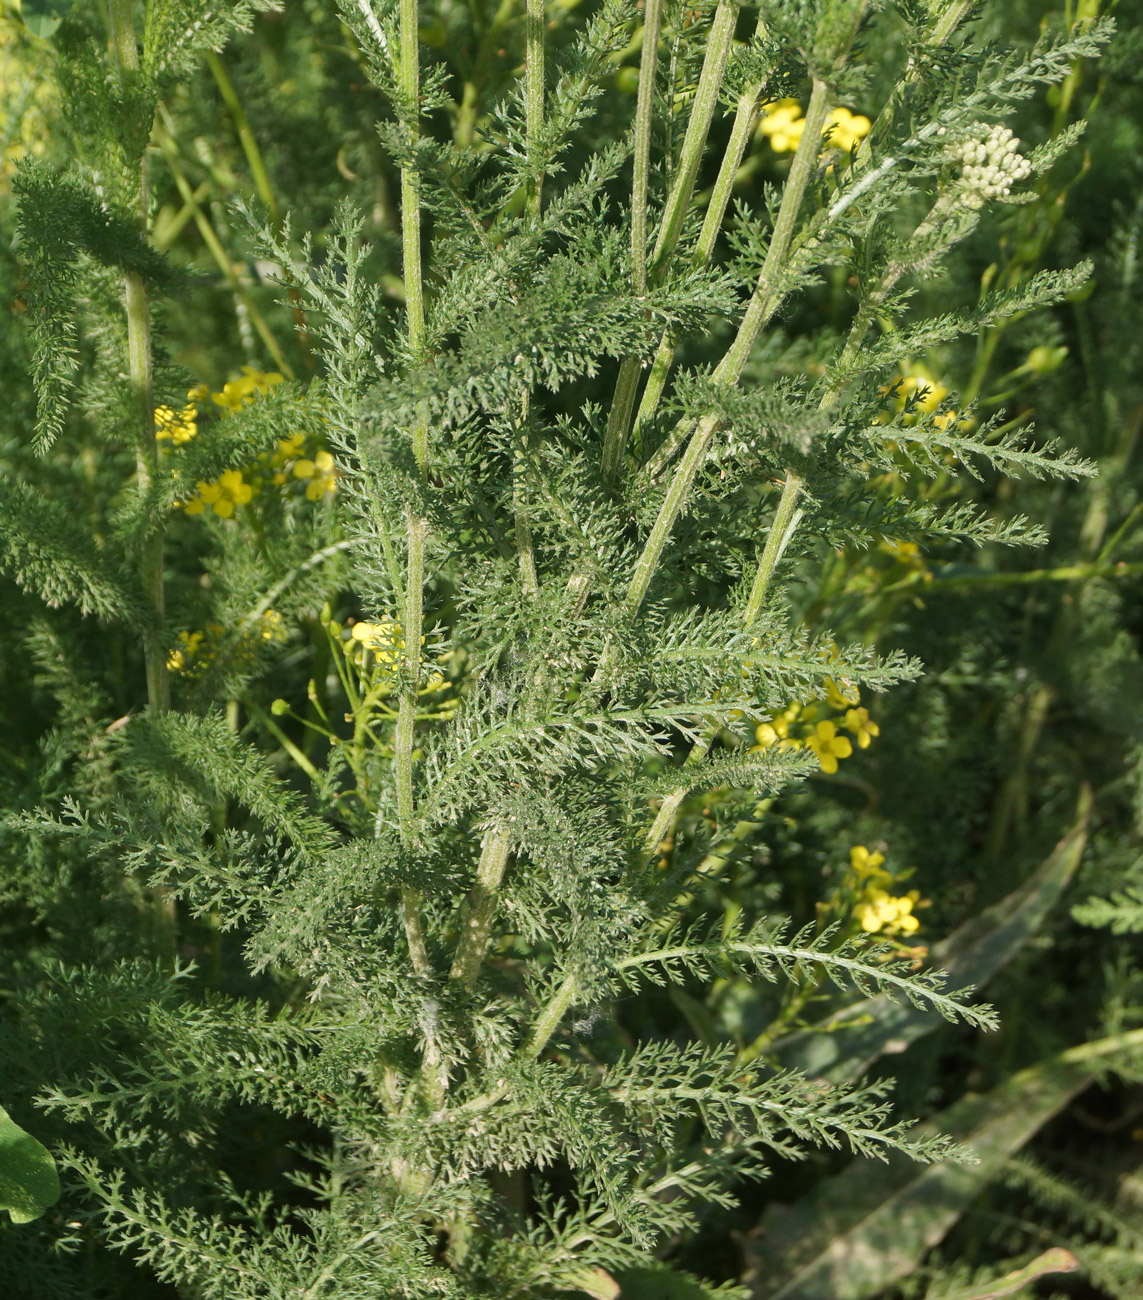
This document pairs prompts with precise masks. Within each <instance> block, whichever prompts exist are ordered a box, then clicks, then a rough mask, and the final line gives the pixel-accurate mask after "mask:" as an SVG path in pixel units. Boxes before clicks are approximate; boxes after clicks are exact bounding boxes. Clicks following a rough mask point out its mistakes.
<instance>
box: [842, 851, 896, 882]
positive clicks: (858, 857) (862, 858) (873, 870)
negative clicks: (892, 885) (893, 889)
mask: <svg viewBox="0 0 1143 1300" xmlns="http://www.w3.org/2000/svg"><path fill="white" fill-rule="evenodd" d="M884 861H885V854H884V853H870V852H869V850H868V849H867V848H866V847H865V845H864V844H855V845H854V846H853V848H851V849H850V850H849V865H850V867H851V868H852V870H853V874H854V875H855V876H856V877H857V878H858V880H863V879H864V878H865V877H866V876H869V877H873V878H878V877H881V876H884V877H885V879H886V880H888V879H889V878H890V876H889V873H888V872H887V871H882V870H881V864H882V863H883V862H884Z"/></svg>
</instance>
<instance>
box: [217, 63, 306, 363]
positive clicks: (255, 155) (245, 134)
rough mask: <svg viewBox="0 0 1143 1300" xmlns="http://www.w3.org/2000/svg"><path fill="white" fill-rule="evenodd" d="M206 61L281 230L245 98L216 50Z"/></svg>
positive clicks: (301, 323) (295, 304) (301, 322)
mask: <svg viewBox="0 0 1143 1300" xmlns="http://www.w3.org/2000/svg"><path fill="white" fill-rule="evenodd" d="M206 62H207V66H208V67H209V68H210V71H211V73H212V75H213V76H214V80H215V84H216V85H217V86H218V91H219V94H220V95H221V96H222V100H223V103H224V104H225V105H226V107H227V108H228V109H229V111H230V116H231V118H232V119H233V121H234V129H235V130H236V131H237V132H238V140H239V143H240V144H241V145H242V152H243V153H244V154H245V155H246V161H247V163H248V164H249V167H250V175H251V176H252V177H253V178H254V188H255V189H256V190H257V191H258V197H259V198H260V199H261V200H262V202H263V203H264V204H265V205H266V210H267V211H268V212H269V214H270V221H271V222H272V223H273V226H274V229H275V230H279V229H281V226H282V214H281V211H280V210H279V208H278V200H277V198H276V197H275V195H274V186H273V185H272V184H271V182H270V173H269V172H268V171H267V170H266V164H265V162H264V161H263V158H262V151H261V150H260V149H259V148H258V141H257V140H256V139H255V138H254V132H253V131H252V130H251V129H250V122H249V120H248V119H247V117H246V110H245V108H243V106H242V100H241V99H239V97H238V92H237V91H236V90H235V89H234V83H233V82H232V81H231V80H230V77H229V76H228V75H227V72H226V69H225V67H223V64H222V60H221V59H220V58H219V57H218V55H217V54H216V53H215V52H214V51H213V50H207V51H206ZM286 292H287V295H288V297H289V299H290V304H291V307H292V309H293V316H294V325H295V326H296V328H297V334H298V339H299V340H300V342H301V343H302V346H303V348H304V349H305V351H306V353H307V356H308V354H309V347H310V345H309V327H308V324H307V322H306V313H305V310H304V308H303V307H302V300H301V294H300V293H299V292H298V288H297V285H290V286H289V288H288V289H287V291H286Z"/></svg>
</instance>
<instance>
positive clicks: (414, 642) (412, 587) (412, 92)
mask: <svg viewBox="0 0 1143 1300" xmlns="http://www.w3.org/2000/svg"><path fill="white" fill-rule="evenodd" d="M417 18H418V15H417V0H401V51H400V70H399V76H398V82H399V87H400V91H401V99H402V103H401V108H402V111H403V113H404V114H405V118H406V124H407V129H408V131H409V133H410V136H411V137H412V138H413V139H415V138H416V135H417V132H418V125H417V124H418V118H419V114H420V108H419V100H420V90H421V80H420V77H421V74H420V51H419V48H418V37H417ZM410 143H412V140H411V141H410ZM401 251H402V256H403V272H404V281H405V312H406V320H407V322H408V331H409V352H410V354H411V357H412V364H413V365H418V364H419V363H420V361H421V360H422V352H423V349H424V340H425V302H424V290H423V282H422V273H421V202H420V178H419V177H418V175H417V172H416V169H415V168H414V167H411V166H405V167H402V168H401ZM413 458H414V460H415V461H416V465H417V470H418V472H419V474H420V476H421V478H422V480H424V479H425V477H426V475H427V469H428V424H427V421H426V420H425V419H424V418H423V417H421V416H418V417H417V420H416V423H415V424H414V426H413ZM405 523H406V535H407V538H408V566H407V577H406V582H405V611H404V626H403V629H402V634H403V637H404V642H405V650H404V655H403V664H402V668H403V677H404V682H403V685H402V688H401V698H400V702H399V704H398V706H397V728H396V734H395V736H394V740H393V769H394V774H395V778H396V784H397V820H398V823H399V826H400V831H401V838H402V840H403V841H404V842H405V843H406V844H409V843H411V841H412V839H413V823H414V816H415V812H416V808H415V802H414V798H413V732H414V724H415V721H416V712H417V688H418V686H419V685H420V674H421V626H422V622H423V601H424V581H425V539H426V537H427V535H428V523H427V522H426V521H425V520H423V519H421V518H420V517H419V516H418V514H417V512H416V511H415V510H413V509H412V508H411V507H410V508H409V509H408V510H407V511H406V520H405ZM401 911H402V914H403V917H402V919H403V921H404V926H405V938H406V940H407V942H408V945H409V957H410V959H411V961H412V963H413V969H414V970H415V971H416V972H417V974H418V975H420V976H421V977H422V978H427V977H428V976H429V975H431V973H432V968H431V966H430V963H429V957H428V951H427V948H426V946H425V936H424V929H423V927H422V924H421V915H420V896H419V893H418V891H417V890H416V889H414V888H412V886H408V885H407V886H405V887H404V888H402V890H401ZM426 1038H427V1041H429V1042H430V1044H431V1041H432V1035H431V1034H426ZM434 1051H435V1049H434ZM430 1055H431V1053H430V1052H428V1051H426V1055H425V1064H426V1066H427V1067H428V1068H427V1070H426V1076H427V1077H428V1078H429V1079H430V1080H433V1079H437V1077H438V1075H439V1068H438V1066H439V1062H437V1061H436V1060H435V1059H434V1060H430ZM431 1086H432V1087H436V1086H437V1085H436V1084H432V1085H431Z"/></svg>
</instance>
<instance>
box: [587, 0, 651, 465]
mask: <svg viewBox="0 0 1143 1300" xmlns="http://www.w3.org/2000/svg"><path fill="white" fill-rule="evenodd" d="M662 15H663V0H646V2H645V4H644V6H643V50H642V53H641V54H640V58H639V96H638V99H637V100H636V104H635V160H634V166H633V169H632V180H631V292H632V294H633V295H634V296H635V297H636V298H645V297H646V296H647V184H648V180H649V177H650V172H651V127H652V123H653V119H654V112H655V69H656V66H657V64H658V58H659V27H660V22H661V19H662ZM638 382H639V359H638V358H637V357H624V359H623V361H622V363H621V364H620V367H619V378H618V379H617V381H616V384H615V395H614V397H613V398H612V402H611V410H610V412H609V414H608V418H607V429H606V431H605V433H604V437H603V461H602V470H603V479H604V482H611V481H612V480H613V479H614V478H615V477H616V475H617V474H618V473H619V467H620V465H621V464H622V463H623V447H624V443H625V442H626V440H627V429H628V427H629V425H630V422H631V412H632V410H633V408H634V405H635V390H636V387H637V385H638Z"/></svg>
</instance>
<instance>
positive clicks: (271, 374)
mask: <svg viewBox="0 0 1143 1300" xmlns="http://www.w3.org/2000/svg"><path fill="white" fill-rule="evenodd" d="M283 382H284V379H283V376H282V375H280V374H278V372H277V371H276V370H270V371H262V370H255V369H254V367H253V366H243V367H242V374H241V376H240V377H239V378H238V379H231V380H230V381H229V382H228V383H225V384H223V386H222V392H221V393H211V395H210V396H211V401H213V402H214V403H215V404H216V405H218V406H221V407H222V408H223V410H225V411H237V410H238V408H239V407H240V406H245V405H246V403H247V402H252V401H253V400H254V394H255V393H265V392H266V391H267V390H268V389H270V388H273V387H274V385H275V384H280V383H283Z"/></svg>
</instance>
